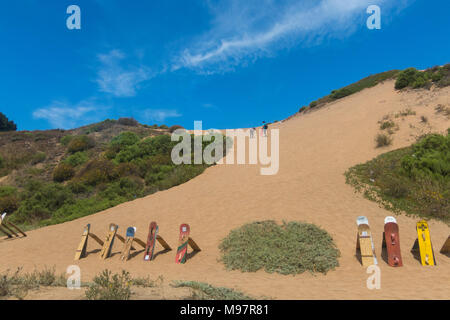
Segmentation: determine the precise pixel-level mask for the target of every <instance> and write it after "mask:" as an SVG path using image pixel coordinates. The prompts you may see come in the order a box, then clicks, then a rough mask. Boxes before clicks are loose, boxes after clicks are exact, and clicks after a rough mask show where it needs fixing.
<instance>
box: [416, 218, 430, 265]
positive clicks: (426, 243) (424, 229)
mask: <svg viewBox="0 0 450 320" xmlns="http://www.w3.org/2000/svg"><path fill="white" fill-rule="evenodd" d="M416 230H417V242H418V244H419V252H420V261H421V263H422V265H423V266H434V265H435V261H434V253H433V246H432V244H431V237H430V229H429V228H428V223H427V222H426V221H425V220H421V221H419V222H417V226H416Z"/></svg>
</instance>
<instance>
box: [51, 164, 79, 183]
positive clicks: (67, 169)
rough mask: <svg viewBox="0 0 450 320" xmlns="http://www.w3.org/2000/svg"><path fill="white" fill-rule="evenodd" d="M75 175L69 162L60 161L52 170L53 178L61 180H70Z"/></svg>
mask: <svg viewBox="0 0 450 320" xmlns="http://www.w3.org/2000/svg"><path fill="white" fill-rule="evenodd" d="M74 175H75V170H74V169H73V167H72V166H71V165H70V164H67V163H60V164H59V165H58V166H57V167H56V168H55V170H54V171H53V180H54V181H56V182H63V181H66V180H70V179H71V178H72V177H73V176H74Z"/></svg>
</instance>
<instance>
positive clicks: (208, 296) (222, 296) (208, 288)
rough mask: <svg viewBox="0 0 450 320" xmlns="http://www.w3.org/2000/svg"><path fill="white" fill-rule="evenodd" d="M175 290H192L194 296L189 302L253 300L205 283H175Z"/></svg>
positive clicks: (237, 292) (241, 294) (234, 291)
mask: <svg viewBox="0 0 450 320" xmlns="http://www.w3.org/2000/svg"><path fill="white" fill-rule="evenodd" d="M172 286H173V287H175V288H191V289H193V291H194V292H193V294H192V296H191V297H190V299H189V300H253V299H252V298H251V297H249V296H247V295H245V294H243V293H242V292H239V291H236V290H233V289H228V288H225V287H215V286H212V285H210V284H208V283H205V282H197V281H174V283H173V285H172Z"/></svg>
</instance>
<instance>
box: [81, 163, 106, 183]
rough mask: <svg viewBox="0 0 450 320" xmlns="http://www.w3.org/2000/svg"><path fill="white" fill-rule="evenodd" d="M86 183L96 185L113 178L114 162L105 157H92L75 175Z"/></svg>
mask: <svg viewBox="0 0 450 320" xmlns="http://www.w3.org/2000/svg"><path fill="white" fill-rule="evenodd" d="M77 178H78V179H80V181H82V182H84V183H86V184H88V185H98V184H100V183H104V182H109V181H112V180H113V179H114V164H113V163H112V162H111V161H109V160H107V159H94V160H91V161H90V162H88V163H87V164H86V166H85V167H84V168H82V169H81V170H80V172H79V173H78V176H77Z"/></svg>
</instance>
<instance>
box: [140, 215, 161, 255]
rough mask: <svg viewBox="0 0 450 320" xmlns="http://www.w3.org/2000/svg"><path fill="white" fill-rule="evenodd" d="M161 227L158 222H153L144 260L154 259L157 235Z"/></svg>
mask: <svg viewBox="0 0 450 320" xmlns="http://www.w3.org/2000/svg"><path fill="white" fill-rule="evenodd" d="M158 230H159V227H158V225H157V224H156V222H154V221H153V222H151V223H150V226H149V231H148V237H147V245H146V247H145V253H144V260H145V261H151V260H153V256H154V252H155V244H156V237H157V236H158Z"/></svg>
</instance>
